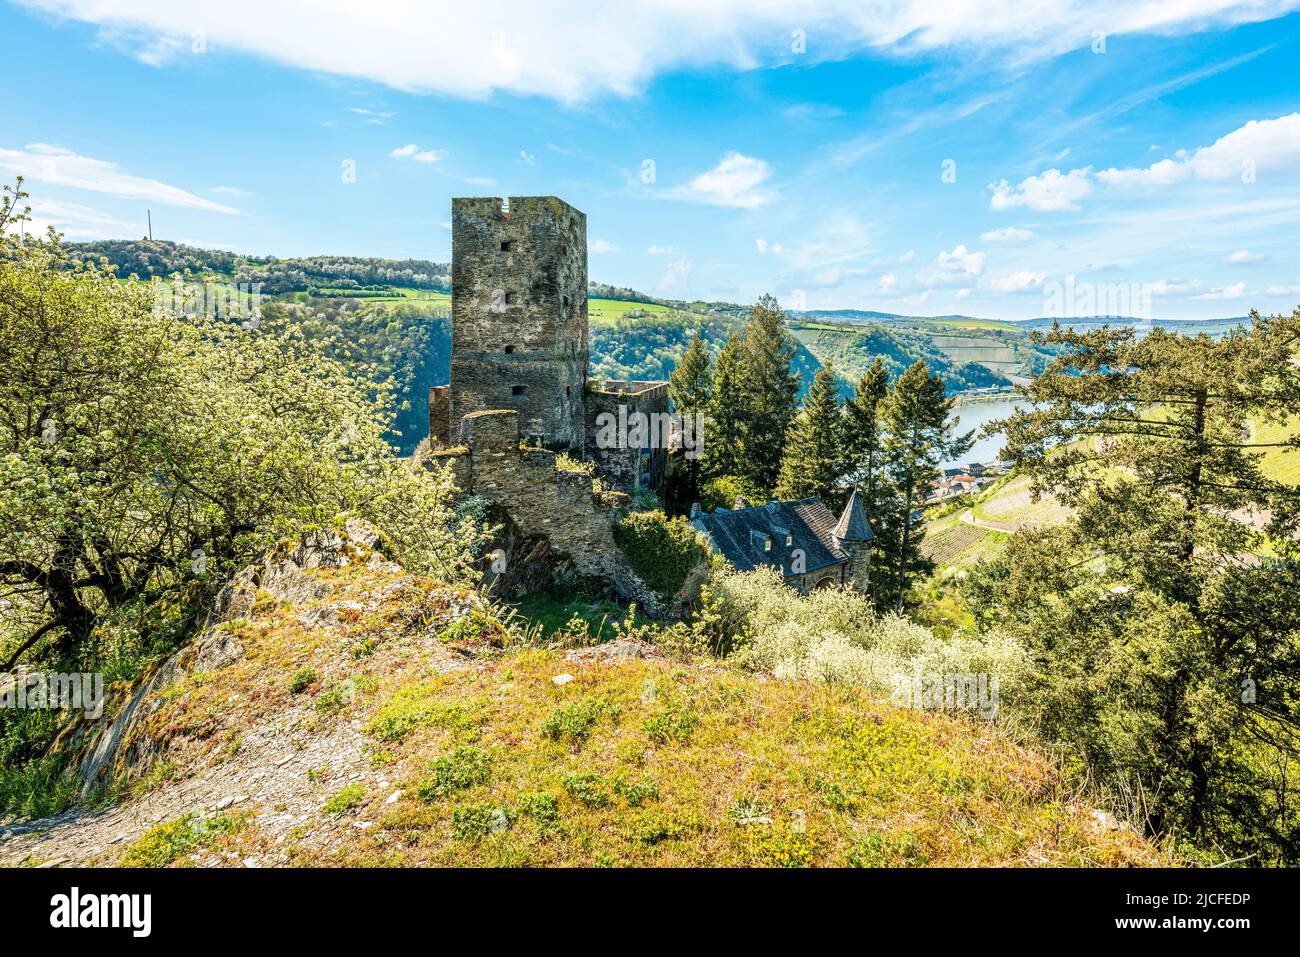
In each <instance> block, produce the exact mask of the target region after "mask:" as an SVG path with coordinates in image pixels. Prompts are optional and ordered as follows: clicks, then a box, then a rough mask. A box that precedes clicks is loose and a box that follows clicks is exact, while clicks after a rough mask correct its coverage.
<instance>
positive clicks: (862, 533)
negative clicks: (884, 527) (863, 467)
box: [831, 489, 874, 542]
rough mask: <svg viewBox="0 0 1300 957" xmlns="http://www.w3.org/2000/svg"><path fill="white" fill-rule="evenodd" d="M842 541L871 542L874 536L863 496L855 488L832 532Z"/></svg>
mask: <svg viewBox="0 0 1300 957" xmlns="http://www.w3.org/2000/svg"><path fill="white" fill-rule="evenodd" d="M831 534H832V535H834V536H835V537H836V538H837V539H839V540H840V541H841V542H869V541H871V539H872V538H873V537H874V536H873V535H872V534H871V526H870V525H868V524H867V513H866V511H865V510H864V509H863V508H862V496H860V495H859V494H858V490H857V489H854V490H853V494H852V495H850V496H849V503H848V504H847V505H845V506H844V514H843V515H841V516H840V520H839V523H838V524H837V525H836V526H835V531H833V532H831Z"/></svg>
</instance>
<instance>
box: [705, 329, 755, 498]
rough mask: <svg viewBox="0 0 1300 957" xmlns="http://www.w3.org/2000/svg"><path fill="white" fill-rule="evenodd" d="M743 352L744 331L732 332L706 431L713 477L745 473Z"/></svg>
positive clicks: (708, 470)
mask: <svg viewBox="0 0 1300 957" xmlns="http://www.w3.org/2000/svg"><path fill="white" fill-rule="evenodd" d="M743 351H744V345H743V343H742V341H741V338H740V334H739V333H732V335H731V338H730V339H728V340H727V344H726V345H724V346H723V347H722V351H721V352H719V353H718V359H717V362H716V363H715V364H714V369H713V390H712V392H710V393H709V401H708V404H707V409H708V424H707V425H706V427H705V430H704V472H705V474H707V475H708V476H710V477H717V476H720V475H739V474H741V467H740V465H741V456H742V454H743V453H742V448H743V446H744V442H745V424H746V422H745V402H744V393H743V392H742V388H741V386H742V383H741V362H742V354H743Z"/></svg>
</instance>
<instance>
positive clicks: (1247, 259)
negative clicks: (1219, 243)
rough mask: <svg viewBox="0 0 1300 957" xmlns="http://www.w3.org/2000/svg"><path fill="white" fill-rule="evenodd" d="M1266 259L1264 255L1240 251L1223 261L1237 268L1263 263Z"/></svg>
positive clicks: (1245, 250)
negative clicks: (1247, 264)
mask: <svg viewBox="0 0 1300 957" xmlns="http://www.w3.org/2000/svg"><path fill="white" fill-rule="evenodd" d="M1264 259H1265V256H1264V254H1263V253H1253V252H1251V251H1250V250H1249V249H1238V250H1237V251H1236V252H1235V253H1233V254H1232V255H1230V256H1228V257H1227V258H1226V259H1225V260H1223V261H1224V262H1225V263H1228V264H1229V265H1234V266H1235V265H1242V264H1245V263H1258V262H1263V261H1264Z"/></svg>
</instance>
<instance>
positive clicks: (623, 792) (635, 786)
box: [614, 778, 659, 807]
mask: <svg viewBox="0 0 1300 957" xmlns="http://www.w3.org/2000/svg"><path fill="white" fill-rule="evenodd" d="M614 793H615V794H617V795H618V796H619V797H621V798H622V799H623V800H624V801H626V802H627V803H628V806H629V807H640V806H641V805H642V804H644V803H645V802H646V801H657V800H659V785H657V784H655V782H653V781H624V780H623V779H622V778H618V779H617V780H615V781H614Z"/></svg>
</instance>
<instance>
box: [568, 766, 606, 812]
mask: <svg viewBox="0 0 1300 957" xmlns="http://www.w3.org/2000/svg"><path fill="white" fill-rule="evenodd" d="M560 783H561V784H562V785H563V786H564V790H565V791H566V792H568V795H569V797H571V798H573V799H574V800H575V801H580V802H582V803H583V804H589V805H591V806H592V807H605V806H606V805H608V804H609V803H610V796H609V791H608V790H606V788H605V779H604V778H603V777H601V776H600V775H599V774H596V773H595V772H594V771H584V772H581V773H579V772H573V773H570V774H566V775H565V776H564V780H563V781H561V782H560Z"/></svg>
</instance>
